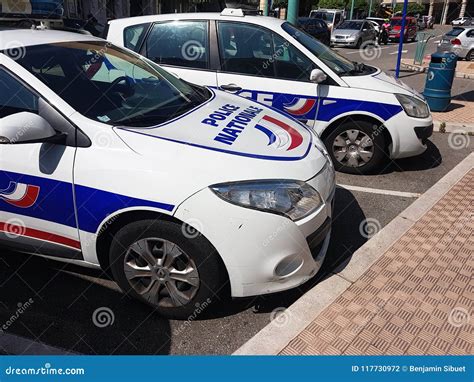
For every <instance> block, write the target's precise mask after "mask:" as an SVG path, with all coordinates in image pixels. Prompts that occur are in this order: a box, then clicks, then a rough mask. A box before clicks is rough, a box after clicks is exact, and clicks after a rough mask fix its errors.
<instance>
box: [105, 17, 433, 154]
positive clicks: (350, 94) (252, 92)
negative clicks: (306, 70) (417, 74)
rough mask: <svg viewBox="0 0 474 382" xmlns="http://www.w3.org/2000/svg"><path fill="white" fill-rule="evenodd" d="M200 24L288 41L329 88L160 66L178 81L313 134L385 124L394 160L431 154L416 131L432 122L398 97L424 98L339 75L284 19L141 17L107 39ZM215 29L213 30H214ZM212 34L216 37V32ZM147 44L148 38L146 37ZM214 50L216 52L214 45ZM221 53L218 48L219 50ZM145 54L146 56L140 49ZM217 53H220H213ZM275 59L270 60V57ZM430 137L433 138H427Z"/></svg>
mask: <svg viewBox="0 0 474 382" xmlns="http://www.w3.org/2000/svg"><path fill="white" fill-rule="evenodd" d="M193 20H194V21H195V20H205V21H209V22H211V23H214V22H217V23H219V22H232V23H237V24H239V23H244V24H246V25H252V26H254V27H257V26H258V27H261V28H265V29H266V30H269V31H272V32H273V33H275V34H277V35H279V36H280V37H281V38H283V39H285V41H286V42H287V45H288V46H291V47H294V48H295V49H297V50H298V51H299V52H300V53H301V54H302V55H304V56H305V57H306V58H307V59H309V60H311V61H312V62H313V63H314V65H315V66H316V67H317V68H319V69H321V70H322V71H323V72H324V73H325V74H326V76H327V77H328V78H329V81H328V82H327V83H324V84H316V83H313V82H310V81H309V79H307V80H306V79H304V80H300V81H294V80H285V79H279V78H271V77H264V76H258V75H244V74H238V73H230V72H226V71H224V70H219V69H217V68H207V69H199V68H192V67H184V66H179V65H167V64H164V63H162V64H160V65H162V66H163V67H165V68H167V69H168V70H169V71H171V72H173V73H175V74H176V75H178V76H179V77H181V78H183V79H185V80H187V81H189V82H194V83H197V84H200V85H206V86H211V87H215V88H221V87H222V86H225V85H229V84H231V85H236V86H237V87H238V88H240V90H238V91H237V92H235V93H234V94H238V95H241V96H244V97H248V98H251V99H253V100H255V101H257V102H260V103H263V104H265V105H268V106H272V107H274V108H277V109H280V110H281V111H285V112H287V113H289V114H290V115H292V116H293V117H294V118H298V119H300V120H301V121H303V122H306V123H307V125H308V126H309V127H311V128H313V129H314V131H315V132H316V133H317V134H318V135H319V136H321V137H324V135H325V134H327V133H328V132H330V131H331V130H332V129H333V128H334V126H336V125H337V124H338V123H340V121H341V120H343V119H344V118H347V117H362V118H368V119H369V120H370V121H373V123H374V124H383V125H384V126H385V127H386V129H387V131H388V133H389V135H390V139H389V140H390V143H389V147H388V153H389V155H390V157H391V158H392V159H398V158H406V157H411V156H415V155H419V154H421V153H423V152H424V151H425V150H426V147H427V146H426V144H425V140H426V137H425V138H424V139H422V138H419V137H418V136H417V134H416V132H415V128H418V129H426V130H430V129H432V124H433V121H432V117H431V114H429V115H428V116H427V117H426V118H413V117H410V116H408V115H407V114H406V113H405V112H404V110H403V108H402V106H401V105H400V102H399V101H398V100H397V97H396V96H395V94H396V93H398V94H403V95H407V96H411V97H415V98H417V99H419V100H422V101H423V97H422V96H421V95H420V94H419V93H417V92H416V91H415V90H413V89H411V88H409V87H408V86H406V85H405V84H404V83H402V82H401V81H399V80H397V79H395V78H394V77H392V76H389V75H387V74H385V73H384V72H382V71H380V70H379V69H374V72H373V73H371V74H370V75H357V76H350V75H345V76H339V75H338V74H337V73H336V72H335V71H334V70H332V69H331V68H330V67H329V66H328V65H326V64H325V63H324V62H323V61H322V60H321V59H320V58H318V57H317V56H315V55H314V54H312V52H311V51H310V50H308V49H307V48H306V47H305V46H304V45H303V44H301V43H300V42H299V41H298V40H297V39H295V38H294V37H292V36H291V35H290V34H289V33H287V32H286V31H284V30H283V29H282V25H284V23H285V21H284V20H278V19H275V18H270V17H263V16H238V15H236V16H232V15H225V14H218V13H197V14H166V15H153V16H140V17H132V18H124V19H118V20H112V21H110V22H109V26H108V34H107V39H108V40H109V41H111V42H113V43H114V44H117V45H121V46H124V31H125V30H126V28H129V27H133V26H137V25H144V26H146V27H147V28H151V27H152V26H153V25H157V24H159V23H167V22H170V23H179V22H180V21H183V22H188V21H193ZM212 28H214V27H212ZM212 33H213V34H215V33H217V32H215V31H214V29H212ZM144 38H145V39H146V37H144ZM210 49H211V51H212V50H213V49H214V48H213V44H212V41H211V45H210ZM215 49H217V48H215ZM137 51H138V52H140V53H141V54H145V55H146V52H144V51H143V49H142V50H140V49H139V47H137ZM213 54H216V55H217V54H218V53H213ZM270 60H271V57H270ZM427 135H428V136H429V135H431V133H428V134H427Z"/></svg>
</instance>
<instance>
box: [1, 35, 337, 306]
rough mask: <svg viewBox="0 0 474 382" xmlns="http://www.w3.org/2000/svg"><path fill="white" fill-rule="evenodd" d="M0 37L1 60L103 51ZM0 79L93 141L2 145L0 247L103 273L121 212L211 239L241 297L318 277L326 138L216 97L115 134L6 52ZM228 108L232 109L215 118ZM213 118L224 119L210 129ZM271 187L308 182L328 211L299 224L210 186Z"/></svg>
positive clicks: (327, 190)
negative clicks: (234, 126)
mask: <svg viewBox="0 0 474 382" xmlns="http://www.w3.org/2000/svg"><path fill="white" fill-rule="evenodd" d="M0 37H1V39H0V41H1V45H0V50H2V51H3V50H4V49H8V50H9V51H10V53H12V52H15V51H20V52H25V51H26V52H27V51H28V49H29V48H31V47H34V46H36V45H43V44H55V43H56V44H63V45H65V46H67V45H68V44H70V43H72V42H77V41H80V42H87V43H88V42H91V41H92V42H96V41H98V42H103V43H104V44H105V42H104V41H103V40H101V39H96V38H94V37H92V36H86V35H80V34H72V33H66V32H53V31H4V32H0ZM107 44H108V43H107ZM105 47H106V48H105V50H107V49H111V48H110V45H105ZM105 50H104V51H105ZM97 54H100V52H98V53H97ZM135 57H137V59H140V58H139V56H137V55H135ZM0 73H1V74H2V75H7V76H12V78H14V79H15V80H16V81H18V82H19V83H21V86H22V87H24V88H25V89H30V90H32V91H33V92H35V93H36V94H38V95H39V97H40V98H41V99H42V100H44V101H46V103H47V104H49V105H50V106H52V108H54V110H55V112H54V113H56V114H60V115H61V117H62V118H64V119H65V120H67V121H69V123H71V124H72V125H73V126H76V127H77V129H80V131H81V132H82V133H81V134H83V136H85V137H87V138H85V139H89V140H90V144H89V145H84V146H81V147H79V146H78V147H74V145H72V146H71V145H68V146H64V145H59V144H58V145H53V146H52V148H51V147H50V148H49V151H47V152H45V145H46V144H44V143H29V144H0V190H1V191H0V245H1V246H7V247H13V248H15V249H17V250H20V251H23V252H28V253H34V254H39V255H41V256H46V257H50V258H54V259H59V260H63V261H66V262H72V263H76V264H79V265H82V266H90V267H98V266H99V265H100V264H103V261H104V260H103V258H102V259H101V256H104V254H103V253H100V250H99V249H98V238H99V237H100V236H101V234H102V233H103V232H104V231H106V230H107V229H108V227H109V226H110V225H111V224H113V222H114V221H117V219H120V217H121V216H124V215H125V214H130V213H138V214H140V213H147V214H149V213H152V214H155V216H156V217H157V218H159V217H160V216H164V217H167V219H172V220H173V221H176V222H181V223H185V224H186V225H189V226H191V227H193V228H195V229H196V230H197V231H198V232H200V233H202V235H204V236H205V238H207V240H209V242H210V243H211V244H212V245H213V246H214V248H215V249H216V250H217V252H218V254H219V256H220V257H221V258H222V261H223V263H224V265H225V268H226V270H227V273H228V276H229V280H230V286H231V288H230V289H231V294H232V296H233V297H243V296H250V295H258V294H263V293H270V292H276V291H281V290H285V289H288V288H292V287H295V286H297V285H300V284H302V283H304V282H305V281H306V280H308V279H309V278H311V277H312V276H314V275H315V274H316V272H317V271H318V270H319V268H320V267H321V264H322V262H323V260H324V256H325V253H326V250H327V247H328V243H329V237H330V222H331V216H332V201H333V197H334V191H335V182H334V169H333V167H332V164H331V162H330V160H329V159H328V156H327V153H325V152H324V146H323V145H322V143H321V142H320V141H319V138H318V137H317V136H316V135H315V134H314V133H313V132H311V131H310V130H309V129H307V128H306V127H304V125H302V124H299V123H298V122H296V121H295V120H292V119H290V118H288V117H286V116H285V115H283V114H282V113H280V112H278V111H276V110H272V109H270V108H268V107H266V106H263V105H259V104H257V103H255V102H253V101H250V100H246V99H244V98H241V97H237V96H234V95H230V94H228V93H225V92H222V91H219V90H211V91H210V92H211V94H212V95H211V96H210V98H209V100H208V101H206V102H204V103H203V104H201V105H199V106H197V107H195V108H193V109H192V110H191V111H189V112H187V113H185V114H184V115H181V116H180V117H178V118H175V119H172V120H170V121H167V122H166V123H162V124H160V125H159V126H151V127H143V128H127V127H120V126H111V125H110V124H106V123H101V122H100V121H98V120H92V119H90V118H88V117H86V116H85V115H82V114H81V113H79V112H78V111H77V110H75V109H74V108H73V107H72V106H71V104H70V103H68V102H66V101H65V100H64V99H62V98H61V97H60V95H58V94H56V93H55V92H54V91H53V90H52V89H51V88H50V87H48V86H46V85H45V83H43V81H41V80H40V79H39V78H38V77H37V76H36V75H34V74H33V73H32V72H30V71H29V70H26V69H25V68H24V67H23V66H21V65H20V64H19V63H18V62H17V61H15V59H14V57H12V55H10V57H9V56H7V55H6V54H2V53H0ZM5 73H6V74H5ZM56 73H57V72H56ZM94 96H95V95H93V94H91V95H90V97H94ZM0 99H1V97H0ZM226 105H232V108H231V107H227V109H228V110H227V111H229V110H230V109H232V110H231V111H229V112H228V113H227V112H225V111H224V112H220V113H217V114H216V111H219V110H222V108H223V107H224V109H225V108H226ZM249 107H251V108H257V109H258V110H259V111H258V113H256V117H255V118H254V119H252V120H251V121H250V122H249V121H247V124H246V128H245V130H244V131H243V132H242V133H241V134H239V135H238V137H237V138H236V139H235V142H232V143H233V144H232V145H229V144H226V143H225V142H224V143H222V142H219V141H217V140H216V139H215V137H216V136H218V135H219V134H220V132H221V131H222V129H224V128H225V127H226V123H228V122H229V121H230V120H231V119H232V118H234V117H236V116H237V115H240V114H239V113H241V112H242V111H243V110H245V109H246V108H249ZM213 116H214V117H215V118H217V119H214V120H213V121H214V122H209V119H211V120H212V118H213ZM264 116H267V117H269V118H273V119H274V121H277V122H274V123H273V124H272V122H271V121H270V125H272V126H269V125H268V124H267V125H266V126H267V132H268V129H269V130H272V129H273V130H275V131H276V133H275V134H276V135H277V138H278V139H277V141H276V142H274V143H269V141H268V140H269V137H268V135H266V134H264V133H263V132H262V131H259V130H258V129H257V128H256V127H255V126H256V125H257V123H264V122H262V118H263V117H264ZM102 118H103V119H104V117H102ZM104 120H105V119H104ZM206 121H207V122H206ZM281 124H283V125H284V126H285V127H284V128H282V127H281ZM285 129H286V130H285ZM1 136H2V124H1V119H0V137H1ZM290 146H291V147H290ZM269 179H279V180H281V179H291V180H297V181H303V182H307V183H308V184H310V185H311V186H312V187H314V189H316V190H317V191H318V192H319V194H320V196H321V198H322V200H323V202H322V204H321V206H320V207H319V208H318V209H317V210H315V211H313V212H311V213H310V214H309V215H308V216H305V217H303V218H301V219H300V220H296V221H292V220H290V219H289V218H287V217H285V216H281V215H277V214H274V213H268V212H262V211H261V210H256V209H250V208H244V207H241V206H238V205H235V204H231V203H229V202H227V201H224V200H223V199H221V198H220V197H218V196H216V194H215V193H214V192H213V191H211V189H210V188H209V186H211V185H214V184H217V183H223V182H238V181H252V180H269ZM28 198H29V200H28ZM22 200H23V202H21V201H22ZM25 201H26V202H25ZM22 203H23V204H22ZM321 228H324V232H323V233H324V235H323V236H322V237H321V240H320V242H318V244H319V247H318V251H317V253H312V252H311V250H312V249H314V248H310V245H309V242H308V238H309V237H311V235H313V234H314V233H315V232H318V230H320V229H321ZM289 257H291V258H292V259H296V260H297V261H298V262H299V265H298V267H297V268H296V269H294V270H293V271H292V272H291V274H280V275H277V274H276V273H275V270H276V268H277V266H278V265H279V264H280V263H281V262H282V261H283V260H285V259H288V258H289Z"/></svg>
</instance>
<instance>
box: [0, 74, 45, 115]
mask: <svg viewBox="0 0 474 382" xmlns="http://www.w3.org/2000/svg"><path fill="white" fill-rule="evenodd" d="M0 88H1V89H2V91H1V92H0V118H3V117H6V116H8V115H11V114H15V113H20V112H23V111H28V112H31V113H35V114H37V113H38V97H37V96H36V95H35V94H34V93H32V92H31V91H30V90H28V89H27V88H26V87H25V86H24V85H23V84H21V83H20V82H19V81H17V80H16V79H15V78H14V77H12V76H11V75H10V74H9V73H7V72H5V71H4V70H2V69H0Z"/></svg>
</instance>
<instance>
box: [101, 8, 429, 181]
mask: <svg viewBox="0 0 474 382" xmlns="http://www.w3.org/2000/svg"><path fill="white" fill-rule="evenodd" d="M107 39H108V40H109V41H112V42H114V43H115V44H118V45H121V46H125V47H127V48H129V49H132V50H134V51H136V52H139V53H140V54H142V55H144V56H146V57H148V58H149V59H151V60H153V61H154V62H156V63H158V64H160V65H163V66H164V67H166V68H168V70H170V71H171V72H173V73H175V74H177V75H179V76H180V77H181V78H183V79H185V80H187V81H190V82H194V83H198V84H200V85H206V86H211V87H215V88H220V89H223V90H226V91H229V92H232V93H235V94H238V95H241V96H244V97H247V98H250V99H253V100H255V101H258V102H260V103H262V104H265V105H269V106H273V107H274V108H276V109H279V110H281V111H282V112H285V113H287V114H288V115H291V116H292V117H294V118H297V119H300V120H301V121H303V122H305V123H307V124H308V125H309V126H310V127H311V128H314V130H315V131H316V133H317V134H318V135H319V136H320V137H321V139H322V140H323V141H324V142H325V144H326V147H327V148H328V150H329V153H330V155H331V156H332V158H333V161H334V165H335V166H336V168H337V169H339V170H340V171H345V172H349V173H355V174H358V173H369V172H375V171H380V170H382V169H383V168H384V166H385V163H384V162H386V160H387V159H388V158H391V159H397V158H406V157H411V156H415V155H418V154H421V153H423V152H424V151H425V150H426V147H427V146H426V141H427V139H428V137H429V136H430V135H431V134H432V131H433V121H432V117H431V114H430V111H429V108H428V105H427V104H426V102H425V101H424V99H423V97H422V96H421V95H420V94H418V93H417V92H416V91H414V90H413V89H410V88H409V87H408V86H406V85H405V84H403V83H402V82H401V81H398V80H396V79H394V78H393V77H391V76H389V75H387V74H385V73H383V72H381V71H380V70H379V69H377V68H374V67H372V66H368V65H364V64H358V63H354V62H351V61H348V60H347V59H345V58H344V57H342V56H340V55H338V54H337V53H336V52H334V51H332V50H331V49H329V48H328V47H326V46H325V45H323V44H321V43H319V42H318V41H317V40H316V39H314V38H312V37H311V36H310V35H308V34H306V33H305V32H303V31H301V30H299V29H297V28H295V27H294V26H293V25H291V24H290V23H288V22H286V21H284V20H279V19H275V18H270V17H263V16H246V15H244V14H243V12H242V11H241V10H231V9H228V10H225V11H224V12H223V13H222V14H219V13H190V14H167V15H154V16H143V17H132V18H125V19H118V20H112V21H111V22H110V23H109V26H108V32H107Z"/></svg>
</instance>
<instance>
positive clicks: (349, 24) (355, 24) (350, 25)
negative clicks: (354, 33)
mask: <svg viewBox="0 0 474 382" xmlns="http://www.w3.org/2000/svg"><path fill="white" fill-rule="evenodd" d="M362 24H363V22H362V21H344V22H343V23H342V24H341V25H339V26H338V27H337V28H336V29H353V30H360V28H362Z"/></svg>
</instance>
